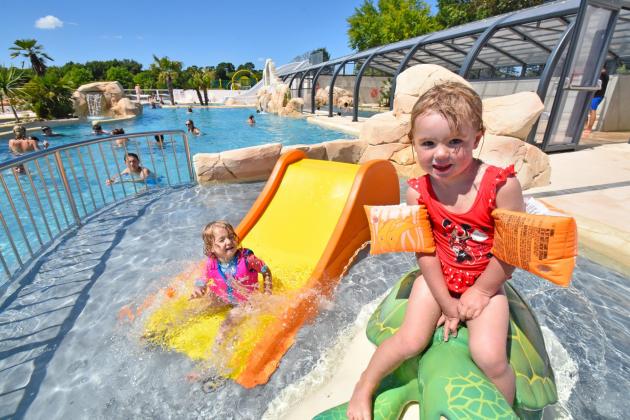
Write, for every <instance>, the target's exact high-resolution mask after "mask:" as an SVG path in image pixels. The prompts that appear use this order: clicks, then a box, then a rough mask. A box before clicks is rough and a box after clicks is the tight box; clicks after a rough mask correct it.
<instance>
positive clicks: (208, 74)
mask: <svg viewBox="0 0 630 420" xmlns="http://www.w3.org/2000/svg"><path fill="white" fill-rule="evenodd" d="M216 78H217V72H216V71H214V70H213V69H211V68H210V69H206V70H204V72H203V81H204V88H203V96H204V98H205V99H206V105H208V89H210V88H212V82H214V80H215V79H216Z"/></svg>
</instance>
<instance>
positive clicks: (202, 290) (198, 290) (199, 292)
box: [190, 286, 208, 299]
mask: <svg viewBox="0 0 630 420" xmlns="http://www.w3.org/2000/svg"><path fill="white" fill-rule="evenodd" d="M207 292H208V287H207V286H195V288H194V289H193V292H192V294H191V295H190V299H197V298H200V297H202V296H204V295H205V294H206V293H207Z"/></svg>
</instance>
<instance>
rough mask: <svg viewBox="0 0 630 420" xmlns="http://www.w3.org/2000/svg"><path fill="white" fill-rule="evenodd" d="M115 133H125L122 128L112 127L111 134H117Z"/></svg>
mask: <svg viewBox="0 0 630 420" xmlns="http://www.w3.org/2000/svg"><path fill="white" fill-rule="evenodd" d="M117 134H125V130H123V129H122V128H114V129H113V130H112V135H114V136H115V135H117Z"/></svg>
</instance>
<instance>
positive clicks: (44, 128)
mask: <svg viewBox="0 0 630 420" xmlns="http://www.w3.org/2000/svg"><path fill="white" fill-rule="evenodd" d="M48 130H50V127H48V126H47V125H45V126H43V127H42V131H48Z"/></svg>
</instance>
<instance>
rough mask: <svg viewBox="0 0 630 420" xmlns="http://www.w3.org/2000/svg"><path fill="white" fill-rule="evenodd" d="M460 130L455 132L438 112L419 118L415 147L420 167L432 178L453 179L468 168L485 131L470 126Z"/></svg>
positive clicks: (416, 123) (417, 118)
mask: <svg viewBox="0 0 630 420" xmlns="http://www.w3.org/2000/svg"><path fill="white" fill-rule="evenodd" d="M460 131H461V133H454V132H453V131H452V130H451V127H450V126H449V124H448V121H447V120H446V118H444V117H443V116H442V115H440V114H438V113H435V112H428V113H426V114H421V115H418V116H417V117H416V121H415V124H414V129H413V133H412V135H413V148H414V151H415V152H416V157H417V159H418V164H419V165H420V167H421V168H422V169H423V170H424V171H425V172H426V173H427V174H429V176H431V177H433V178H437V179H440V180H451V179H453V180H454V179H456V178H457V177H458V176H459V175H461V174H462V173H464V172H465V171H466V170H467V169H468V167H469V166H470V164H471V163H472V161H473V150H474V149H475V148H476V147H477V145H478V144H479V140H480V139H481V136H482V132H481V131H475V130H474V129H473V128H472V126H471V125H470V124H464V126H463V127H461V130H460Z"/></svg>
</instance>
